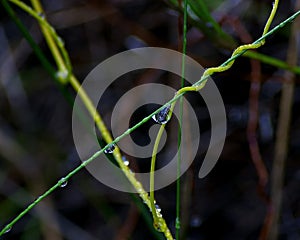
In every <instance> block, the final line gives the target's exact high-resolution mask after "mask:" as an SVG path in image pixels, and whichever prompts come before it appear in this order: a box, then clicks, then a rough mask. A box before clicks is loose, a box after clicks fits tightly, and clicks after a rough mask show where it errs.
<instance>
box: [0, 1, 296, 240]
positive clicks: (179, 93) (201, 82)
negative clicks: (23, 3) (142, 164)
mask: <svg viewBox="0 0 300 240" xmlns="http://www.w3.org/2000/svg"><path fill="white" fill-rule="evenodd" d="M2 3H3V5H4V3H5V0H2ZM299 14H300V11H298V12H296V13H295V14H293V15H292V16H290V17H289V18H288V19H286V20H285V21H283V22H281V23H280V24H279V25H277V26H276V27H274V28H273V29H272V30H270V31H269V32H268V33H266V34H264V35H263V36H262V37H260V38H259V39H257V40H256V41H255V42H253V44H257V43H259V42H260V41H262V40H264V39H266V38H267V37H268V36H270V35H271V34H273V33H274V32H275V31H277V30H278V29H280V28H282V27H284V26H285V25H286V24H287V23H289V22H291V21H293V20H294V19H295V18H296V17H297V16H298V15H299ZM247 46H248V47H249V45H247ZM239 50H240V51H239V52H235V54H233V55H232V56H231V57H230V58H229V59H228V60H227V61H225V62H224V63H223V64H222V65H221V66H220V67H223V66H225V65H227V64H229V63H230V62H232V61H234V60H235V59H236V58H237V57H239V56H241V55H242V54H244V53H245V52H246V51H247V50H248V49H247V48H246V47H245V46H244V47H243V48H240V49H239ZM220 71H221V70H220ZM215 72H217V71H211V72H209V73H210V74H211V75H212V74H214V73H215ZM207 73H208V72H207ZM208 77H209V75H207V74H206V75H205V73H204V74H203V76H202V77H201V78H200V80H199V81H197V82H196V83H195V84H194V85H193V86H191V87H184V88H181V89H179V90H178V91H177V94H176V95H175V96H174V97H173V98H172V99H171V100H169V101H168V102H167V103H166V104H165V105H163V106H161V107H160V108H158V109H157V110H156V111H154V112H153V113H151V114H150V115H149V116H147V117H145V118H144V119H142V121H140V122H139V123H137V124H136V125H134V126H133V127H132V128H129V129H127V130H126V131H125V132H124V133H123V134H122V135H120V136H118V137H117V138H115V139H114V140H113V141H112V142H110V143H108V144H107V145H106V146H105V147H104V148H103V149H101V150H99V151H97V152H96V153H95V154H94V155H93V156H91V157H90V158H88V159H87V160H85V161H84V162H82V163H81V164H80V165H79V166H78V167H76V168H75V169H74V170H73V171H71V172H70V173H69V174H67V175H66V176H65V177H64V178H62V179H60V180H59V181H58V182H57V183H56V184H55V185H54V186H52V187H51V188H50V189H49V190H47V191H46V192H45V193H44V194H42V195H41V196H40V197H38V198H37V199H36V200H35V201H34V202H32V203H31V204H30V205H29V206H28V207H27V208H26V209H24V210H23V211H22V212H21V213H20V214H19V215H18V216H17V217H15V218H14V219H13V220H12V221H11V222H10V223H9V224H7V225H6V226H5V227H4V228H3V229H2V230H1V231H0V236H2V235H3V234H4V233H5V232H6V231H7V230H9V229H10V228H11V227H12V226H13V225H14V224H15V223H16V222H17V221H18V220H20V219H21V218H22V217H23V216H24V215H25V214H27V213H28V212H29V211H30V210H31V209H32V208H33V207H34V206H35V205H36V204H38V203H39V202H40V201H42V200H43V199H44V198H45V197H47V196H48V195H49V194H51V193H52V192H53V191H54V190H55V189H57V188H59V187H60V186H61V185H62V184H63V183H64V182H65V181H68V179H69V178H71V177H72V176H73V175H74V174H76V173H77V172H78V171H80V170H81V169H82V168H84V167H85V166H86V165H87V164H89V163H90V162H92V161H93V160H94V159H95V158H97V157H98V156H99V155H100V154H102V153H103V151H104V150H105V149H107V148H108V147H110V145H111V144H116V143H117V142H119V141H120V140H121V139H123V138H124V137H126V136H128V135H129V134H130V133H131V132H133V131H134V130H135V129H137V128H138V127H140V126H141V125H142V124H144V123H145V122H147V121H148V120H150V119H151V118H152V116H153V115H155V114H157V113H158V112H160V111H161V110H162V109H163V108H165V107H166V106H168V105H170V104H172V106H174V105H175V102H176V101H177V100H178V99H179V98H180V97H181V96H182V95H183V94H185V93H186V92H188V91H196V90H199V89H201V88H202V87H200V86H202V85H204V84H205V81H206V80H207V79H208ZM171 109H173V108H172V107H171ZM141 195H142V193H141V194H140V196H141ZM147 196H148V194H147ZM143 199H146V200H147V201H149V199H148V197H147V198H143ZM164 234H165V237H166V238H167V239H173V238H172V235H171V233H170V232H165V233H164Z"/></svg>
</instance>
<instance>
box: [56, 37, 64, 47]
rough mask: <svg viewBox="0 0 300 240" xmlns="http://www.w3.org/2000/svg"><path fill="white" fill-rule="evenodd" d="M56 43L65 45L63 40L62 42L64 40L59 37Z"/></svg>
mask: <svg viewBox="0 0 300 240" xmlns="http://www.w3.org/2000/svg"><path fill="white" fill-rule="evenodd" d="M57 43H58V44H59V46H61V47H63V46H65V42H64V40H63V39H62V38H61V37H57Z"/></svg>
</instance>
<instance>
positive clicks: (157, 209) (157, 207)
mask: <svg viewBox="0 0 300 240" xmlns="http://www.w3.org/2000/svg"><path fill="white" fill-rule="evenodd" d="M155 208H156V211H157V212H161V208H160V207H159V205H158V204H155Z"/></svg>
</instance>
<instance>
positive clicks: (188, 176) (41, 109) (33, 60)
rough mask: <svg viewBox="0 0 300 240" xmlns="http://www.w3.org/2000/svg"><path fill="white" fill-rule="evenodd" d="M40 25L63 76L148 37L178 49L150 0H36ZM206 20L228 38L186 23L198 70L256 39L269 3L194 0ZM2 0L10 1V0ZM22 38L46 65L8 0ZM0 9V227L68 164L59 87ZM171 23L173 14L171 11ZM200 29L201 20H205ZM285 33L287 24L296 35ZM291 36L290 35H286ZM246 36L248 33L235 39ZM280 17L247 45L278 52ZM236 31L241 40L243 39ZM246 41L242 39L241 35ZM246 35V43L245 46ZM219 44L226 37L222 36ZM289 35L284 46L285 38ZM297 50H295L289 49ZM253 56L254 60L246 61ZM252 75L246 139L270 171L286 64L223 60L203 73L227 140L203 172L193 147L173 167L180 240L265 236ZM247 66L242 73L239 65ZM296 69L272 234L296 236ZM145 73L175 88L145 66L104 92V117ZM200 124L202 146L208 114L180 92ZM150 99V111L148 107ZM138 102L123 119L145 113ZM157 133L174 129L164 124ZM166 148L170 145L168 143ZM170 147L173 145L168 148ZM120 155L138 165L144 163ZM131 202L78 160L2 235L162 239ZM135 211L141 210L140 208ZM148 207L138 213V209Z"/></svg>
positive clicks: (169, 191) (170, 208)
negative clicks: (50, 32) (54, 35)
mask: <svg viewBox="0 0 300 240" xmlns="http://www.w3.org/2000/svg"><path fill="white" fill-rule="evenodd" d="M42 3H43V6H44V9H45V12H46V16H47V18H48V20H49V22H50V23H51V24H52V25H53V26H54V28H55V29H56V30H57V32H58V34H59V35H60V36H61V37H62V38H63V39H64V41H65V46H66V49H67V50H68V52H69V54H70V58H71V61H72V64H73V69H74V74H75V75H76V76H77V77H78V79H79V80H80V81H83V79H84V78H85V76H86V75H87V74H88V73H89V72H90V71H91V70H92V69H93V68H94V67H95V66H96V65H97V64H99V63H100V62H101V61H103V60H105V59H106V58H108V57H110V56H112V55H114V54H116V53H119V52H121V51H124V50H128V49H132V48H138V47H144V46H158V47H167V48H171V49H175V50H177V49H180V48H179V46H181V38H180V31H178V29H180V28H181V24H180V19H181V18H182V16H181V13H179V12H178V9H177V8H176V7H174V6H173V5H172V4H170V2H165V1H162V0H135V1H133V0H110V1H108V0H106V1H104V0H103V1H83V0H69V1H65V0H61V1H42ZM204 3H205V4H206V5H207V7H208V9H209V11H210V13H211V14H212V16H213V17H214V19H215V20H216V21H217V22H218V23H219V24H220V25H221V26H222V28H223V30H224V32H225V33H226V34H228V35H229V36H231V37H232V39H233V42H232V43H229V42H225V43H224V42H222V41H221V43H220V41H219V42H218V41H215V39H214V38H213V37H208V36H207V35H206V34H205V33H203V29H201V28H200V27H199V26H197V25H196V24H195V23H194V22H193V21H190V22H189V25H188V33H187V45H188V46H187V54H188V55H189V56H191V57H192V58H194V59H195V60H197V61H198V62H199V63H200V64H201V65H202V66H203V67H205V68H208V67H211V66H217V65H219V64H221V63H222V62H223V61H225V60H226V59H227V58H228V57H229V56H230V54H231V51H232V49H233V48H234V47H235V46H236V45H237V44H242V43H244V42H245V41H248V40H249V37H250V40H251V39H252V40H255V39H257V38H258V37H259V36H260V35H261V33H262V31H263V27H264V24H265V21H266V19H267V16H268V14H269V12H270V10H271V5H272V1H268V0H264V1H258V0H254V1H249V0H246V1H245V0H244V1H239V0H237V1H233V0H225V1H219V0H216V1H208V0H206V1H204ZM295 3H296V1H292V0H291V1H281V3H280V5H279V10H278V13H277V14H276V17H275V20H274V25H275V24H276V23H279V22H280V21H282V20H283V19H285V18H287V17H288V16H290V15H291V14H292V13H293V12H294V9H295ZM11 5H12V6H13V4H11ZM13 8H14V10H15V11H16V12H17V14H18V16H19V17H20V19H21V20H22V22H23V23H24V24H25V25H26V26H27V27H28V29H29V31H30V33H31V35H32V36H33V37H34V39H35V40H36V42H37V43H38V45H39V46H40V47H41V48H42V50H43V51H44V53H45V54H46V56H47V57H48V59H50V61H51V62H52V63H53V65H54V62H53V60H52V57H51V54H50V52H49V49H48V48H47V45H46V43H45V40H44V39H43V36H42V34H41V32H40V29H39V26H38V24H37V22H36V21H35V20H34V19H33V18H31V17H30V16H29V15H28V14H27V13H25V12H23V11H22V10H20V9H18V8H17V7H15V6H13ZM0 11H1V15H0V19H1V22H0V46H1V48H0V68H1V69H0V226H1V227H2V226H4V225H5V224H7V223H8V222H9V221H10V220H11V219H12V218H13V217H14V216H16V215H17V214H18V213H19V212H20V211H21V210H23V209H24V208H25V207H26V206H27V205H28V204H29V203H30V202H31V201H32V200H34V199H35V198H36V197H37V196H39V195H40V194H41V193H43V192H45V191H46V190H47V189H48V188H49V187H51V186H52V185H53V184H55V183H56V182H57V180H58V179H60V178H61V177H62V176H64V175H66V174H67V173H68V172H69V171H70V170H72V169H73V168H75V167H76V166H78V165H79V164H80V160H79V158H78V156H77V153H76V149H75V147H74V143H73V138H72V129H71V121H72V101H70V99H72V98H74V97H75V95H76V94H75V92H74V90H73V89H72V88H71V87H70V86H64V87H63V88H61V87H59V86H58V84H57V83H55V81H53V79H51V77H50V75H49V74H48V73H47V71H46V70H45V69H44V68H43V67H42V65H41V64H40V62H39V61H38V59H37V57H36V56H35V55H34V53H33V51H32V49H31V48H30V46H29V45H28V43H27V42H26V40H25V39H24V38H23V36H22V34H21V33H20V31H19V30H18V28H17V27H16V25H15V23H14V22H13V21H12V20H11V19H10V18H9V16H8V14H7V13H6V12H5V10H4V9H3V7H2V8H1V10H0ZM181 20H182V19H181ZM206 27H207V29H208V30H209V29H210V28H211V26H210V25H209V24H208V25H207V26H206ZM296 33H297V32H296ZM297 34H298V35H296V36H297V38H296V39H297V41H299V32H298V33H297ZM247 37H248V38H247ZM290 38H291V25H287V26H286V27H285V28H283V29H281V30H279V31H278V32H276V34H274V35H273V36H271V37H269V38H268V39H267V43H266V45H265V46H263V47H262V48H261V49H259V52H261V53H263V54H265V55H268V56H270V57H274V58H278V59H281V60H282V61H284V62H285V61H286V56H287V51H288V48H289V44H290ZM245 39H246V40H245ZM247 39H248V40H247ZM249 42H250V41H248V42H247V43H249ZM226 43H228V44H226ZM297 44H299V42H297V43H296V45H297ZM294 54H296V55H297V56H298V55H299V52H298V51H297V52H295V53H294ZM254 65H255V64H254ZM257 71H259V72H260V74H261V77H260V79H261V92H260V93H259V98H258V101H259V102H258V105H259V110H258V122H259V127H258V129H257V132H256V133H257V138H256V139H257V140H258V143H259V150H260V154H261V157H262V161H263V163H264V165H265V168H266V170H267V172H268V173H269V175H271V173H272V169H273V167H272V166H273V164H272V163H273V159H274V151H275V139H276V127H277V125H278V116H279V112H280V105H279V103H280V98H281V89H282V82H283V81H284V79H285V76H286V73H285V71H284V70H282V69H279V68H277V67H274V66H270V65H268V64H261V69H260V70H259V69H257V68H255V66H254V67H253V65H251V63H250V59H249V58H246V57H240V58H239V59H238V60H237V61H236V63H235V64H234V65H233V67H232V68H231V69H230V70H228V71H226V72H224V73H221V74H216V75H215V76H214V77H213V78H214V81H215V83H216V84H217V86H218V87H219V90H220V92H221V94H222V97H223V100H224V103H225V107H226V112H227V120H228V123H227V125H228V127H227V138H226V142H225V146H224V150H223V153H222V155H221V157H220V159H219V161H218V163H217V165H216V167H215V168H214V169H213V171H212V172H211V173H210V174H209V175H208V176H207V177H206V178H204V179H199V178H198V176H197V175H198V170H199V167H200V166H201V164H202V160H203V158H204V156H205V152H206V151H205V149H204V150H203V149H199V153H198V155H197V159H196V160H195V161H194V162H193V165H192V166H191V168H190V169H189V170H188V171H187V172H186V173H185V174H184V175H183V177H182V178H181V181H182V185H181V186H182V195H181V196H182V210H181V214H182V238H181V239H189V240H202V239H212V240H217V239H220V240H225V239H249V240H250V239H259V238H260V237H261V238H260V239H265V238H262V235H263V231H264V229H265V228H266V226H267V225H266V223H265V222H266V221H267V220H268V213H269V212H270V211H271V210H270V209H271V204H270V199H269V198H270V192H271V191H270V189H271V184H270V178H269V180H268V181H267V183H266V184H265V185H259V177H258V171H257V169H256V168H255V165H254V163H253V158H252V157H251V153H250V150H249V141H248V140H247V125H248V124H249V102H250V101H251V99H250V98H249V91H250V85H251V81H252V79H253V72H257ZM251 72H252V73H251ZM298 81H299V78H298V76H296V77H295V89H294V96H293V101H292V106H291V107H292V118H291V121H290V124H289V127H290V130H288V131H289V132H290V134H289V138H288V141H287V144H288V154H287V157H286V163H285V169H284V179H283V180H284V184H283V187H282V191H283V198H282V208H281V217H280V224H279V239H287V240H297V239H300V188H299V186H300V169H299V166H300V163H299V157H300V150H299V149H300V140H299V137H300V128H299V123H300V115H299V111H297V109H299V107H300V106H299V105H300V91H299V87H298ZM146 82H153V83H164V84H166V85H170V86H173V87H175V88H177V89H178V88H179V78H178V77H175V76H172V75H170V74H165V73H162V72H161V71H155V70H145V71H138V72H135V73H133V74H128V75H126V76H124V78H122V79H121V80H118V81H116V82H115V83H114V84H113V85H111V86H110V88H109V89H108V90H107V92H106V93H105V98H104V99H103V100H102V103H101V104H99V105H98V106H99V112H100V113H101V115H102V116H103V119H104V121H105V123H106V124H107V125H108V126H110V114H111V111H112V109H113V106H114V104H115V103H116V101H118V99H119V98H120V97H121V96H122V94H124V93H125V92H126V90H129V89H131V88H132V87H134V86H137V85H139V84H143V83H146ZM187 98H188V99H189V100H190V101H191V103H192V105H193V107H194V109H195V111H196V112H197V113H198V114H199V116H198V117H199V122H200V123H201V133H202V132H203V136H202V135H201V144H203V146H207V145H208V142H209V139H210V136H209V129H210V118H209V114H208V111H207V109H206V107H205V104H204V102H203V101H202V100H201V99H200V100H199V99H197V98H195V97H194V96H193V94H188V95H187ZM154 107H157V106H152V107H151V108H150V110H153V109H155V108H154ZM150 110H149V108H145V109H139V110H138V111H137V112H136V113H135V114H134V115H133V117H132V119H131V123H132V124H133V123H135V122H137V121H138V120H139V118H142V117H141V116H146V115H147V114H149V113H151V111H150ZM151 125H153V123H149V124H146V125H145V126H143V127H142V128H141V129H138V130H137V131H136V132H134V133H133V134H132V137H133V138H134V139H135V141H136V142H137V143H139V144H142V145H143V144H147V143H148V142H149V136H148V129H149V127H150V126H151ZM167 130H168V132H172V131H173V134H174V135H175V134H177V129H176V127H168V128H167ZM174 146H175V147H176V144H175V145H174ZM170 151H171V152H176V149H172V148H171V150H170ZM128 158H129V160H130V161H132V162H134V161H135V162H136V165H137V166H139V167H140V169H142V170H143V171H147V168H148V167H149V159H148V164H139V161H138V159H134V158H133V157H131V156H128ZM175 187H176V186H175V183H174V184H172V185H170V186H168V187H166V188H164V189H162V190H159V191H157V192H156V198H157V201H158V203H159V205H160V207H161V208H162V214H163V216H164V217H165V219H166V221H167V224H168V226H169V228H170V229H171V231H172V233H173V234H174V233H175V227H174V225H175V217H176V215H175V204H176V199H175V193H176V188H175ZM139 204H141V203H140V202H139V199H137V198H135V197H134V196H132V195H129V194H127V193H122V192H117V191H115V190H112V189H110V188H108V187H106V186H104V185H103V184H102V183H100V182H98V181H97V180H96V179H94V178H93V177H92V176H91V175H90V173H89V172H88V171H86V170H85V169H84V170H82V171H80V172H79V173H78V174H76V175H75V176H74V177H73V178H72V179H71V180H70V181H69V182H68V184H67V186H66V187H64V188H60V189H58V190H56V191H55V192H54V193H52V194H51V195H50V196H49V197H48V198H47V199H46V200H45V201H43V202H42V203H40V204H39V205H38V206H37V207H35V208H34V209H33V210H31V211H30V213H29V214H28V215H26V216H25V217H23V218H22V219H21V220H20V221H19V222H18V223H17V224H16V225H15V226H14V227H13V228H12V230H11V231H10V232H9V233H7V234H5V235H4V236H3V239H22V240H27V239H30V240H33V239H48V240H50V239H51V240H61V239H72V240H75V239H87V240H92V239H116V240H121V239H164V238H163V237H162V235H160V234H157V233H155V231H154V230H153V229H152V225H151V224H152V223H151V222H150V223H149V222H147V219H148V220H149V218H150V217H151V216H150V214H149V213H145V212H144V214H141V212H142V211H141V209H140V208H138V207H137V206H139ZM145 214H146V215H145ZM147 214H148V215H147Z"/></svg>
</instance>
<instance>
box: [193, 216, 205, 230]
mask: <svg viewBox="0 0 300 240" xmlns="http://www.w3.org/2000/svg"><path fill="white" fill-rule="evenodd" d="M201 224H202V220H201V218H200V217H199V216H192V217H191V220H190V225H191V227H194V228H196V227H200V225H201Z"/></svg>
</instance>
